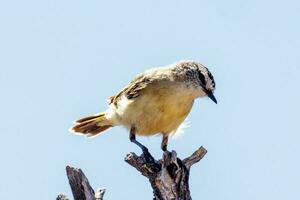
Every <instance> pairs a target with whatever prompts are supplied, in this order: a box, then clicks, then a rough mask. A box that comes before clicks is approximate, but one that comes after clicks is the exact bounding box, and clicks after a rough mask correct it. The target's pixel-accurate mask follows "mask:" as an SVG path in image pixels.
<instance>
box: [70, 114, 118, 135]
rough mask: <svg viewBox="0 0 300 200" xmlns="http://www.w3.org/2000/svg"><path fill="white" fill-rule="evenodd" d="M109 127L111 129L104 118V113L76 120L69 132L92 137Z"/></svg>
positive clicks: (108, 122) (109, 123) (110, 125)
mask: <svg viewBox="0 0 300 200" xmlns="http://www.w3.org/2000/svg"><path fill="white" fill-rule="evenodd" d="M111 127H113V125H112V124H111V122H110V121H109V120H108V119H107V118H106V116H105V112H104V113H99V114H97V115H93V116H88V117H84V118H82V119H79V120H77V121H76V122H75V126H74V127H72V128H71V132H73V133H81V134H83V135H86V136H88V137H93V136H96V135H98V134H100V133H102V132H103V131H105V130H107V129H109V128H111Z"/></svg>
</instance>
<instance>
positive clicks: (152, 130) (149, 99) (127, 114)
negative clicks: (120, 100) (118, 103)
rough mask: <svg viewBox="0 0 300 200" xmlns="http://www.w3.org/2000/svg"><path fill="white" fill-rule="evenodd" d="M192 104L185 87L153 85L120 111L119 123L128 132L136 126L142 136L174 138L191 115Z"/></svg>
mask: <svg viewBox="0 0 300 200" xmlns="http://www.w3.org/2000/svg"><path fill="white" fill-rule="evenodd" d="M193 102H194V95H193V91H191V90H189V89H187V88H186V87H185V86H184V85H183V84H179V83H178V84H175V83H169V82H166V83H159V84H154V85H151V86H149V87H147V88H146V89H145V90H143V91H142V92H141V94H140V96H139V97H137V98H136V99H133V100H128V101H127V102H126V103H124V104H126V105H123V107H122V108H119V111H120V112H119V116H120V118H119V119H120V121H119V122H120V123H121V124H123V125H125V126H127V127H128V128H130V127H131V126H132V125H135V127H136V130H137V134H139V135H153V134H157V133H162V134H171V133H172V132H173V131H174V130H176V129H177V128H178V126H179V125H180V124H181V123H182V122H183V121H184V119H185V118H186V116H187V115H188V114H189V112H190V110H191V108H192V105H193Z"/></svg>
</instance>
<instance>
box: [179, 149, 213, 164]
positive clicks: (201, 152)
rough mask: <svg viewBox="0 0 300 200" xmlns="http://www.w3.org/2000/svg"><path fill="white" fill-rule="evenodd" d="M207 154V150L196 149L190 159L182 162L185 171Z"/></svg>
mask: <svg viewBox="0 0 300 200" xmlns="http://www.w3.org/2000/svg"><path fill="white" fill-rule="evenodd" d="M206 153H207V150H206V149H205V148H204V147H202V146H201V147H200V148H199V149H197V150H196V151H195V152H194V153H193V154H192V155H191V156H190V157H188V158H186V159H184V160H183V163H184V165H185V166H186V168H187V169H190V168H191V166H192V165H193V164H195V163H197V162H199V161H200V160H201V159H202V158H203V157H204V156H205V154H206Z"/></svg>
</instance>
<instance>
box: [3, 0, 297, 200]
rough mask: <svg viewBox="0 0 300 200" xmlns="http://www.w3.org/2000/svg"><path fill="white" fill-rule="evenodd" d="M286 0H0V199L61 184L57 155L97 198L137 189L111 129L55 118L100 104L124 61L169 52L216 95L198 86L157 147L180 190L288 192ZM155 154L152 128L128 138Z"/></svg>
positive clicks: (156, 59) (121, 142)
mask: <svg viewBox="0 0 300 200" xmlns="http://www.w3.org/2000/svg"><path fill="white" fill-rule="evenodd" d="M299 10H300V3H299V1H296V0H295V1H292V0H286V1H276V0H275V1H274V0H272V1H271V0H263V1H262V0H248V1H238V0H209V1H208V0H206V1H203V0H197V1H196V0H194V1H188V0H187V1H175V0H165V1H158V0H152V1H138V0H136V1H130V0H127V1H121V0H119V1H114V0H112V1H105V2H104V1H99V0H90V1H78V0H72V1H71V0H63V1H62V0H53V1H45V0H44V1H41V0H27V1H21V0H11V1H1V3H0V27H1V31H0V69H1V70H0V91H1V100H0V102H1V104H0V110H1V112H0V122H1V140H0V157H1V164H0V177H1V181H0V199H20V198H22V199H26V200H27V199H28V200H29V199H43V200H53V199H55V198H56V195H57V194H58V193H60V192H64V193H66V194H67V195H68V196H69V197H71V190H70V189H69V185H68V181H67V178H66V175H65V166H66V165H67V164H71V165H73V166H76V167H80V168H82V169H83V171H84V172H85V174H86V175H87V177H88V178H89V180H90V182H91V185H92V186H93V187H94V188H98V187H106V188H107V193H106V195H105V199H112V200H117V199H131V200H140V199H151V198H152V190H151V188H150V185H149V183H148V181H147V180H146V178H144V177H142V176H141V175H139V174H138V172H137V171H136V170H135V169H133V168H132V167H130V166H129V165H127V164H126V163H125V162H124V161H123V159H124V157H125V155H126V154H127V153H128V152H130V151H134V152H137V153H140V150H139V149H138V148H137V147H136V145H134V144H131V143H130V142H129V140H128V133H127V131H126V130H125V129H123V128H120V127H118V128H114V129H111V130H109V131H107V132H106V133H105V134H103V135H102V136H101V137H97V138H95V139H87V138H84V137H79V136H76V135H72V134H70V133H69V132H68V128H69V127H70V126H71V125H72V122H73V121H74V120H75V119H77V118H79V117H82V116H86V115H88V114H92V113H96V112H100V111H103V110H105V109H106V106H107V103H106V101H105V99H106V98H107V97H109V96H111V95H113V94H114V93H116V92H117V91H119V90H120V89H121V88H122V87H124V86H125V85H126V84H127V83H128V82H129V81H130V80H131V79H132V78H133V77H134V75H135V74H136V73H139V72H141V71H143V70H145V69H148V68H150V67H153V66H160V65H166V64H170V63H174V62H176V61H178V60H181V59H193V60H197V61H199V62H201V63H203V64H205V65H206V66H208V67H209V69H210V70H211V72H212V73H213V75H214V77H215V81H216V85H217V89H216V92H215V96H216V97H217V99H218V102H219V103H218V104H217V105H215V104H214V103H213V102H211V101H209V100H208V99H198V100H197V101H196V103H195V104H194V107H193V110H192V112H191V114H190V115H189V117H188V121H189V124H190V128H188V129H186V130H185V134H184V135H183V136H182V137H180V138H179V139H176V140H171V141H170V145H169V148H170V149H175V150H176V151H177V152H178V154H179V156H180V157H181V158H184V157H186V156H188V155H189V154H191V153H192V152H193V151H194V150H196V149H197V148H198V147H199V146H201V145H203V146H204V147H205V148H207V149H208V154H207V155H206V156H205V158H204V159H203V160H202V161H201V162H200V163H199V164H198V165H195V166H194V167H193V168H192V171H191V179H190V186H191V193H192V197H193V199H203V200H204V199H205V200H241V199H242V200H265V199H272V200H282V199H300V190H299V185H300V171H299V169H300V160H299V153H300V151H299V146H300V136H299V134H300V128H299V127H300V123H299V122H300V121H299V120H300V114H299V113H300V106H299V102H300V94H299V86H300V79H299V75H300V64H299V50H300V48H299V47H300V39H299V35H300V26H299V20H300V13H299ZM138 139H139V140H140V141H142V142H143V143H144V144H145V145H146V146H148V148H149V149H150V151H151V152H152V153H153V154H154V155H155V157H156V158H159V157H160V156H161V154H162V153H161V150H160V141H161V138H160V137H151V138H140V137H139V138H138Z"/></svg>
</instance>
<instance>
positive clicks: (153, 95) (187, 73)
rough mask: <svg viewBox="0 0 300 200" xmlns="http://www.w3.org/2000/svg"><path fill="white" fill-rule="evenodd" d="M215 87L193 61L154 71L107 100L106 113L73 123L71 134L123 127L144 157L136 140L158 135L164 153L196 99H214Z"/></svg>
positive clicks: (212, 81)
mask: <svg viewBox="0 0 300 200" xmlns="http://www.w3.org/2000/svg"><path fill="white" fill-rule="evenodd" d="M215 88H216V84H215V81H214V77H213V75H212V74H211V72H210V71H209V70H208V68H207V67H205V66H204V65H202V64H200V63H199V62H196V61H192V60H181V61H179V62H176V63H173V64H170V65H167V66H161V67H155V68H152V69H149V70H146V71H144V72H142V73H140V74H138V75H137V76H136V77H135V78H134V79H133V80H132V81H131V82H130V83H129V84H128V85H127V86H126V87H125V88H124V89H123V90H121V91H120V92H118V93H117V94H116V95H114V96H112V97H110V98H109V99H108V109H107V110H106V111H104V112H100V113H97V114H94V115H91V116H87V117H84V118H81V119H79V120H77V121H75V122H74V126H73V127H72V128H71V129H70V131H71V132H72V133H75V134H81V135H85V136H87V137H94V136H98V135H100V134H102V133H103V132H104V131H106V130H107V129H110V128H112V127H115V126H119V125H121V126H124V127H126V128H127V129H128V131H129V139H130V141H131V142H133V143H135V144H136V145H138V146H139V147H140V148H141V150H142V151H143V153H147V152H148V148H147V147H145V146H144V145H143V144H141V143H140V142H139V141H137V139H136V135H138V136H152V135H157V134H161V135H162V142H161V149H162V150H163V151H164V152H165V151H167V145H168V140H169V137H170V136H172V135H174V134H175V133H176V131H177V130H178V128H179V126H180V125H181V124H182V123H183V121H184V120H185V118H186V117H187V115H188V114H189V113H190V111H191V109H192V106H193V103H194V101H195V99H197V98H199V97H208V98H210V99H211V100H212V101H213V102H215V103H216V104H217V99H216V98H215V96H214V90H215Z"/></svg>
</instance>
